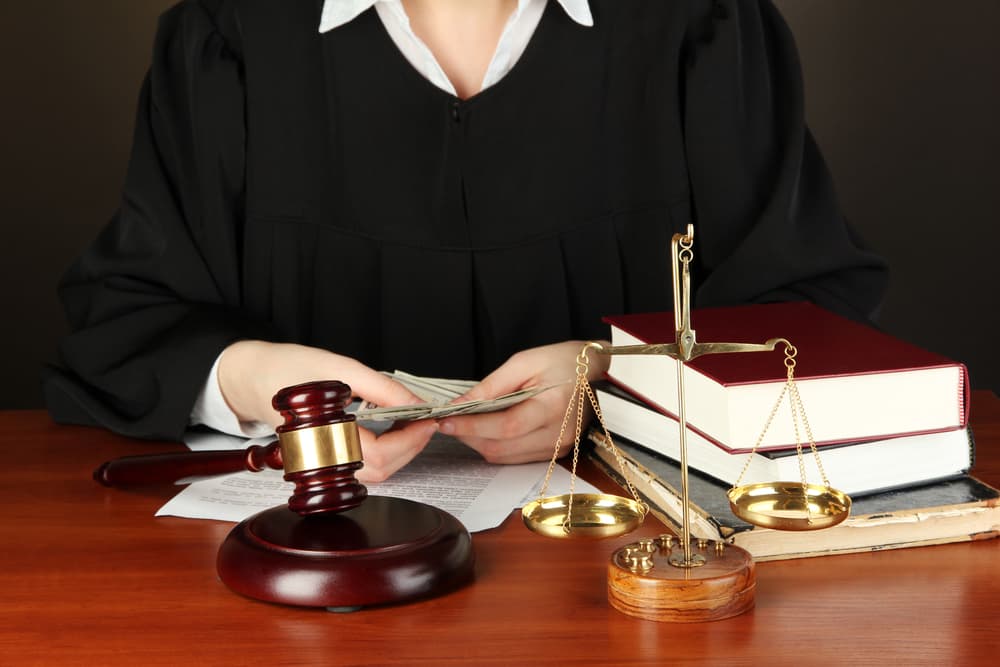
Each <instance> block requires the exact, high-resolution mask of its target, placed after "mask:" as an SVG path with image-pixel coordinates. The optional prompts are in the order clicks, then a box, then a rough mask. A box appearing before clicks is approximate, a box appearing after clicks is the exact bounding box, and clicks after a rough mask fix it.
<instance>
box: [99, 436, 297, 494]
mask: <svg viewBox="0 0 1000 667" xmlns="http://www.w3.org/2000/svg"><path fill="white" fill-rule="evenodd" d="M281 467H282V466H281V448H280V447H279V446H278V442H277V441H274V442H272V443H271V444H269V445H266V446H261V445H251V446H250V447H247V448H246V449H243V450H211V451H202V452H179V453H171V454H146V455H141V456H123V457H122V458H119V459H114V460H111V461H106V462H105V463H103V464H101V466H100V467H99V468H97V470H95V471H94V479H95V480H96V481H97V482H99V483H101V484H103V485H104V486H142V485H145V484H171V483H174V482H178V481H180V480H182V479H186V478H188V477H211V476H214V475H226V474H229V473H234V472H240V471H243V470H249V471H250V472H260V471H261V470H264V469H265V468H273V469H275V470H281Z"/></svg>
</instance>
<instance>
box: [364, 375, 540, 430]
mask: <svg viewBox="0 0 1000 667" xmlns="http://www.w3.org/2000/svg"><path fill="white" fill-rule="evenodd" d="M387 375H388V376H389V377H391V378H392V379H394V380H396V381H397V382H399V383H401V384H403V385H405V386H406V388H407V389H409V390H410V391H411V392H413V393H414V394H415V395H417V396H419V397H420V398H421V399H422V400H423V401H425V402H424V403H420V404H418V405H401V406H397V407H389V408H380V407H378V406H377V405H374V404H372V403H367V402H366V403H363V404H362V405H361V407H360V408H358V410H357V411H356V412H355V413H354V414H355V415H356V416H357V418H358V419H359V420H362V421H410V420H414V419H440V418H442V417H449V416H451V415H471V414H477V413H481V412H496V411H497V410H503V409H505V408H509V407H510V406H512V405H515V404H516V403H520V402H521V401H524V400H527V399H529V398H531V397H532V396H537V395H538V394H540V393H541V392H543V391H545V390H546V389H551V388H552V387H554V386H556V385H548V386H539V387H527V388H525V389H520V390H518V391H515V392H511V393H509V394H504V395H503V396H498V397H496V398H488V399H481V400H476V401H460V402H458V403H453V402H452V401H454V400H455V399H456V398H458V397H460V396H462V395H463V394H464V393H465V392H467V391H468V390H469V389H471V388H472V387H474V386H476V384H478V383H477V382H475V381H473V380H449V379H444V378H428V377H419V376H416V375H411V374H410V373H406V372H404V371H393V372H392V373H387Z"/></svg>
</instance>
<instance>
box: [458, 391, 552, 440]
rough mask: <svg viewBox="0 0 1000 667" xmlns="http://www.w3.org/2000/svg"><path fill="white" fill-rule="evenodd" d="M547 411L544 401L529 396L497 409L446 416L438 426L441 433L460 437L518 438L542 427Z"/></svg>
mask: <svg viewBox="0 0 1000 667" xmlns="http://www.w3.org/2000/svg"><path fill="white" fill-rule="evenodd" d="M549 414H550V410H549V409H547V408H546V405H545V403H544V402H542V401H538V400H533V399H528V400H527V401H524V402H523V403H518V404H517V405H512V406H511V407H509V408H507V409H506V410H500V411H498V412H486V413H482V414H475V415H456V416H454V417H446V418H444V419H442V420H441V421H440V422H438V428H439V429H440V430H441V432H442V433H444V434H446V435H454V436H456V437H458V438H461V439H462V440H464V439H465V438H466V437H475V438H491V439H495V440H502V439H505V438H520V437H523V436H524V435H526V434H528V433H531V432H532V431H535V430H536V429H539V428H542V427H543V426H545V424H546V423H547V422H548V421H549Z"/></svg>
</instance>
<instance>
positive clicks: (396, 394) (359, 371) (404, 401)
mask: <svg viewBox="0 0 1000 667" xmlns="http://www.w3.org/2000/svg"><path fill="white" fill-rule="evenodd" d="M348 364H349V365H350V366H351V368H350V369H349V371H348V372H349V376H350V382H349V384H350V385H351V391H352V392H353V393H354V395H356V396H361V397H362V398H364V399H365V400H368V401H371V402H372V403H375V404H377V405H380V406H384V407H391V406H397V405H415V404H417V403H423V401H422V400H420V398H419V397H417V396H416V394H414V393H413V392H411V391H410V390H409V389H407V388H406V387H405V386H404V385H402V384H400V383H399V382H397V381H395V380H393V379H392V378H391V377H389V376H388V375H385V374H384V373H379V372H378V371H376V370H373V369H371V368H369V367H368V366H365V365H364V364H362V363H361V362H359V361H355V360H353V359H352V360H350V361H349V362H348Z"/></svg>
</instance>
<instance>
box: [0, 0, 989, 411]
mask: <svg viewBox="0 0 1000 667" xmlns="http://www.w3.org/2000/svg"><path fill="white" fill-rule="evenodd" d="M622 1H627V0H622ZM664 1H669V0H664ZM741 1H743V0H741ZM170 4H172V0H102V1H101V2H79V0H44V1H38V2H29V1H28V0H20V1H10V2H3V3H0V27H2V28H3V35H4V37H3V39H0V156H2V163H0V164H2V167H3V168H2V170H0V174H2V178H0V222H2V226H3V227H2V228H3V234H2V236H0V290H3V292H2V293H3V295H4V296H3V300H2V304H3V314H4V317H3V319H2V322H3V326H2V327H0V370H2V382H0V408H31V407H39V406H40V405H41V393H40V390H39V383H38V374H39V368H40V367H41V365H42V364H43V363H44V362H46V361H51V360H52V359H53V358H54V350H55V347H56V342H57V340H58V339H59V337H60V336H61V335H62V334H63V333H64V331H65V323H64V321H63V316H62V313H61V311H60V309H59V306H58V303H57V301H56V298H55V285H56V281H57V279H58V276H59V274H60V273H61V272H62V270H63V268H64V267H65V266H66V265H67V264H68V263H69V262H70V260H71V258H72V257H73V256H74V255H75V254H76V252H78V250H79V249H80V248H81V247H82V246H83V245H84V244H85V243H86V242H87V241H88V240H89V239H90V238H92V237H93V236H94V235H95V234H96V232H97V230H98V228H99V227H100V226H101V225H102V224H103V223H104V221H105V220H107V219H108V217H109V216H110V214H111V212H112V211H113V209H114V208H115V206H116V204H117V200H118V189H119V187H120V185H121V180H122V177H123V174H124V170H125V164H126V161H127V156H128V147H129V143H130V138H131V131H132V122H133V121H132V116H133V111H134V104H135V99H136V93H137V91H138V86H139V82H140V80H141V78H142V75H143V72H144V70H145V68H146V66H147V65H148V62H149V53H150V47H151V44H152V36H153V32H154V29H155V20H156V16H157V15H158V14H159V13H160V12H161V11H162V10H163V9H165V8H166V7H168V6H169V5H170ZM777 4H778V6H779V7H780V8H781V10H782V11H783V12H784V13H785V16H786V18H787V19H788V21H789V23H790V24H791V26H792V29H793V30H794V32H795V34H796V37H797V39H798V43H799V49H800V52H801V55H802V61H803V68H804V70H805V76H806V85H807V95H808V114H809V120H810V124H811V125H812V127H813V130H814V132H815V134H816V136H817V138H818V140H819V143H820V145H821V146H822V147H823V150H824V153H825V155H826V157H827V159H828V161H829V163H830V167H831V169H832V171H833V173H834V177H835V180H836V182H837V186H838V190H839V192H840V196H841V199H842V202H843V205H844V209H845V210H846V211H847V212H848V214H849V216H850V217H851V219H852V220H853V221H854V223H855V225H856V226H857V227H858V228H859V230H860V231H861V232H862V234H864V236H865V237H866V238H867V239H868V241H869V242H870V243H871V244H872V245H873V246H874V248H875V249H876V250H878V251H879V252H881V253H882V254H883V255H884V256H886V257H887V258H888V259H889V261H890V264H891V266H892V270H893V277H892V283H891V288H890V292H889V296H888V299H887V301H886V303H885V306H884V309H883V313H882V317H881V325H882V326H883V327H884V328H885V329H886V330H888V331H889V332H891V333H893V334H895V335H898V336H900V337H902V338H906V339H909V340H911V341H913V342H916V343H918V344H921V345H923V346H924V347H928V348H930V349H933V350H936V351H938V352H941V353H944V354H947V355H949V356H951V357H953V358H956V359H959V360H961V361H964V362H965V363H966V364H968V366H969V369H970V374H971V378H972V383H973V386H975V387H977V388H991V389H993V390H994V391H998V390H1000V355H998V353H997V351H996V346H995V345H993V341H994V339H995V337H996V334H995V332H994V330H992V329H991V325H994V324H995V322H996V321H997V320H998V314H997V311H998V306H1000V299H998V297H997V291H996V290H997V288H998V287H1000V281H998V276H1000V271H998V269H997V265H998V263H1000V259H998V258H996V257H995V254H996V252H997V248H998V245H1000V232H998V226H1000V225H998V224H997V223H998V220H1000V123H998V122H997V120H996V119H998V118H1000V90H998V87H1000V46H998V41H997V39H996V34H995V32H996V28H997V26H1000V2H996V0H952V1H951V2H948V3H938V2H915V1H913V0H878V1H877V2H872V1H871V0H777ZM943 8H946V9H943Z"/></svg>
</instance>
